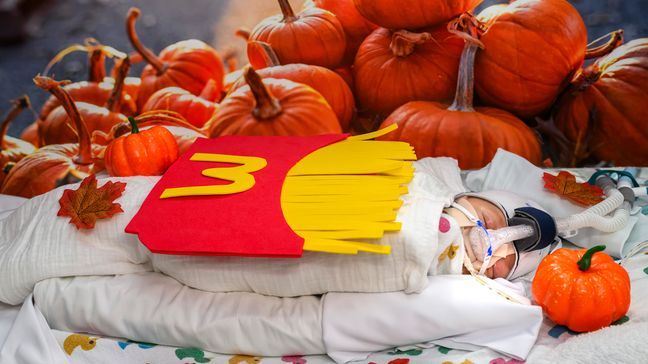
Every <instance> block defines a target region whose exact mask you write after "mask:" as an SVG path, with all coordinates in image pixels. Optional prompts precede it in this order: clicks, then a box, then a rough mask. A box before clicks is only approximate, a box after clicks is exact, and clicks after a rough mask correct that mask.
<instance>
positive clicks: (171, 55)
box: [126, 8, 225, 109]
mask: <svg viewBox="0 0 648 364" xmlns="http://www.w3.org/2000/svg"><path fill="white" fill-rule="evenodd" d="M139 16H140V10H139V9H137V8H131V9H130V10H129V11H128V18H127V20H126V31H127V33H128V38H129V39H130V42H131V44H132V45H133V47H134V48H135V50H137V52H138V53H139V54H140V55H141V56H142V57H143V58H144V60H145V61H146V62H147V63H148V65H147V66H146V67H144V70H143V71H142V74H141V75H140V78H141V79H142V85H141V86H140V91H139V96H138V98H137V105H138V106H139V108H140V109H141V107H142V106H144V104H145V103H146V102H147V101H148V99H149V97H150V96H151V95H152V94H153V93H154V92H155V91H157V90H160V89H163V88H165V87H171V86H177V87H180V88H183V89H185V90H187V91H189V92H191V93H192V94H194V95H196V96H198V95H200V94H201V92H202V91H203V89H204V88H205V86H206V85H207V83H208V82H209V80H214V81H215V82H216V91H217V92H215V94H217V95H218V96H220V91H221V90H222V88H223V76H224V75H225V70H224V67H223V62H222V61H221V58H220V56H219V55H218V53H217V52H216V51H215V50H214V49H213V48H212V47H210V46H208V45H207V44H205V43H204V42H202V41H200V40H197V39H189V40H183V41H180V42H177V43H174V44H172V45H170V46H168V47H166V48H164V49H163V50H162V52H160V56H159V57H157V56H155V54H153V52H151V50H150V49H148V48H146V47H145V46H144V45H143V44H142V42H141V41H140V40H139V37H138V36H137V33H136V32H135V21H136V20H137V18H138V17H139ZM209 101H216V100H209Z"/></svg>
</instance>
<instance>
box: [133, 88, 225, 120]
mask: <svg viewBox="0 0 648 364" xmlns="http://www.w3.org/2000/svg"><path fill="white" fill-rule="evenodd" d="M152 110H170V111H175V112H177V113H179V114H180V115H182V116H183V117H184V118H185V119H186V120H187V121H188V122H190V123H191V124H192V125H194V126H196V127H199V128H201V127H203V126H204V125H205V123H206V122H207V121H208V120H209V119H211V118H212V117H213V116H214V114H216V111H218V104H216V103H214V102H211V101H208V100H207V99H205V98H203V97H202V96H194V95H193V94H191V93H190V92H189V91H187V90H184V89H181V88H179V87H167V88H163V89H161V90H158V91H156V92H155V93H154V94H153V95H151V97H150V98H149V100H148V101H147V102H146V104H145V105H144V107H143V108H142V111H144V112H146V111H152Z"/></svg>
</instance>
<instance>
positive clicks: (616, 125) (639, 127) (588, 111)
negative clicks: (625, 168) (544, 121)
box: [554, 38, 648, 166]
mask: <svg viewBox="0 0 648 364" xmlns="http://www.w3.org/2000/svg"><path fill="white" fill-rule="evenodd" d="M646 100H648V38H642V39H636V40H633V41H631V42H629V43H627V44H625V45H623V46H621V47H619V48H617V49H616V50H614V51H613V52H612V53H610V54H609V55H607V56H605V57H603V58H600V59H598V60H597V61H596V62H595V63H593V64H591V65H590V66H588V67H586V68H585V69H583V70H581V71H580V72H579V73H578V74H577V75H576V76H575V77H574V79H573V80H572V82H571V85H570V87H569V89H568V90H567V92H565V94H564V95H563V96H562V98H561V99H560V101H559V103H558V104H557V105H556V109H555V113H554V119H555V122H556V125H557V126H558V128H559V129H560V130H562V131H563V133H564V134H565V136H567V138H568V139H570V140H571V141H572V142H573V143H574V145H575V148H574V149H575V151H574V155H575V160H574V161H573V162H578V161H579V160H580V159H582V158H583V157H585V156H586V154H589V153H592V154H594V155H595V156H596V157H597V158H598V159H599V160H604V161H608V162H612V163H614V164H615V165H633V166H635V165H638V166H648V128H647V127H646V125H648V124H647V123H648V108H646V107H645V105H644V104H645V102H646Z"/></svg>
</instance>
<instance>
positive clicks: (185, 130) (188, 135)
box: [92, 110, 205, 154]
mask: <svg viewBox="0 0 648 364" xmlns="http://www.w3.org/2000/svg"><path fill="white" fill-rule="evenodd" d="M134 120H135V121H136V122H137V127H138V129H139V130H142V131H143V130H148V129H150V128H153V127H156V126H163V127H164V128H166V129H167V130H168V131H169V132H170V133H171V134H172V135H173V137H174V138H175V140H176V143H177V144H178V148H179V150H180V154H182V153H184V152H185V151H186V150H187V149H189V147H190V146H191V145H192V144H193V143H194V142H195V141H196V139H197V138H203V137H205V130H203V129H201V128H197V127H195V126H193V125H191V124H190V123H189V122H187V121H186V120H184V119H183V117H182V115H180V114H178V113H176V112H173V111H165V110H155V111H148V112H145V113H143V114H141V115H138V116H137V117H135V118H134ZM130 131H131V125H130V121H128V122H121V123H119V124H116V125H114V126H113V127H112V129H111V130H110V131H109V132H108V133H105V132H102V131H95V132H94V133H92V142H93V143H95V144H99V145H108V144H110V143H111V142H112V141H113V140H115V139H116V138H119V137H121V136H122V135H126V134H128V133H130Z"/></svg>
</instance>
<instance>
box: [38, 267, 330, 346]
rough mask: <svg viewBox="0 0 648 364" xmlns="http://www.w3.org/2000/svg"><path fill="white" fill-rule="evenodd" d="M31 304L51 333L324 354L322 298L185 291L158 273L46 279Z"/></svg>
mask: <svg viewBox="0 0 648 364" xmlns="http://www.w3.org/2000/svg"><path fill="white" fill-rule="evenodd" d="M34 301H35V302H36V307H38V309H40V311H41V312H42V313H43V315H44V316H45V318H46V319H47V322H49V324H50V326H51V327H52V328H54V329H57V330H64V331H71V332H85V333H92V334H100V335H104V336H113V337H124V338H129V339H131V340H136V341H141V342H150V343H156V344H163V345H171V346H177V347H199V348H202V349H205V350H210V351H214V352H219V353H224V354H228V353H230V354H236V353H245V354H249V355H266V356H281V355H285V354H291V353H300V354H323V353H325V352H326V350H325V349H324V344H323V341H322V330H321V300H320V299H319V298H318V297H316V296H303V297H298V298H279V297H270V296H262V295H259V294H255V293H242V292H232V293H212V292H205V291H200V290H197V289H191V288H188V287H187V286H185V285H183V284H181V283H179V282H177V281H176V280H174V279H172V278H169V277H167V276H165V275H162V274H159V273H141V274H128V275H120V276H89V277H76V278H61V279H48V280H44V281H42V282H39V283H38V284H37V285H36V287H35V288H34Z"/></svg>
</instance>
